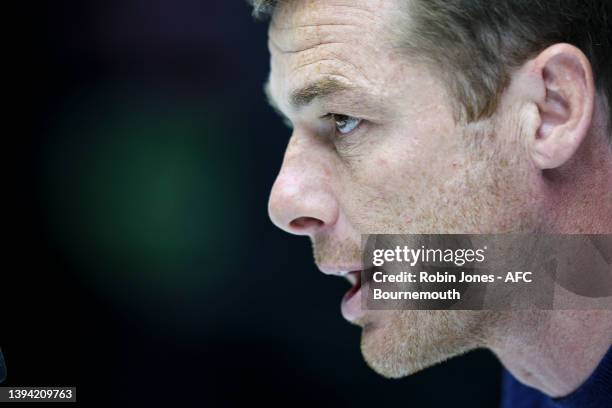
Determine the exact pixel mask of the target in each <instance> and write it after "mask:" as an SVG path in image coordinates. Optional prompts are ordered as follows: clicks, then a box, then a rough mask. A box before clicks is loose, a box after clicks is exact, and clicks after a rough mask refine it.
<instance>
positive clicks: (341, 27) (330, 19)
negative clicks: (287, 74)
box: [269, 0, 385, 53]
mask: <svg viewBox="0 0 612 408" xmlns="http://www.w3.org/2000/svg"><path fill="white" fill-rule="evenodd" d="M372 3H378V2H371V1H370V2H364V1H355V2H348V3H347V2H339V1H329V0H328V1H321V0H318V1H305V0H291V1H287V2H284V3H281V4H280V5H279V7H278V9H277V11H276V12H275V13H274V17H273V19H272V21H271V23H270V29H269V36H270V38H274V44H275V46H276V47H277V48H278V49H279V50H281V51H282V52H286V53H289V52H299V51H301V50H305V49H308V48H312V47H315V46H317V45H321V44H326V43H330V42H333V41H336V39H337V38H338V37H339V36H340V37H342V36H347V35H349V36H350V35H358V36H363V35H368V34H371V33H373V32H374V31H379V30H380V29H381V28H382V27H384V23H385V21H383V20H384V19H383V18H382V17H381V15H380V14H381V13H380V10H379V9H378V8H376V7H375V6H374V4H372Z"/></svg>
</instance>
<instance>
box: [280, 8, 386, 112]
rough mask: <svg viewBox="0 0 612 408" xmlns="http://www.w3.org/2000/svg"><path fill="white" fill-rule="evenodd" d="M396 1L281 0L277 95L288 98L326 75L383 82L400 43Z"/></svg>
mask: <svg viewBox="0 0 612 408" xmlns="http://www.w3.org/2000/svg"><path fill="white" fill-rule="evenodd" d="M394 5H396V3H395V1H389V0H386V1H365V0H361V1H359V0H358V1H352V2H346V1H338V0H314V1H307V0H290V1H286V2H280V5H279V7H278V8H277V10H276V11H275V13H274V16H273V18H272V21H271V23H270V29H269V41H268V46H269V49H270V53H271V75H270V82H269V91H270V93H271V94H272V96H273V97H274V98H275V99H276V100H277V102H278V103H281V104H283V102H285V103H288V95H289V94H290V93H291V91H292V90H295V89H297V88H299V87H303V86H305V85H307V84H308V83H309V82H313V81H317V80H321V79H325V78H333V79H336V80H339V81H341V82H344V83H346V85H349V86H360V87H368V88H370V89H375V88H379V87H381V86H383V82H385V81H386V80H387V76H386V75H385V73H387V72H388V71H389V62H390V61H389V59H390V56H391V55H392V54H393V48H394V46H395V45H396V42H397V41H395V39H396V38H397V34H396V33H394V32H393V29H392V27H393V24H392V21H393V17H392V16H393V12H394V11H395V13H397V8H396V7H395V8H394V7H393V6H394ZM279 99H280V100H279ZM283 108H285V107H283Z"/></svg>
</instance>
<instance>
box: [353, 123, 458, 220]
mask: <svg viewBox="0 0 612 408" xmlns="http://www.w3.org/2000/svg"><path fill="white" fill-rule="evenodd" d="M449 133H451V131H450V130H449V129H448V128H441V127H436V126H431V127H429V128H427V129H424V128H420V129H419V128H417V129H415V130H414V131H413V132H411V134H399V133H398V134H396V135H392V136H390V137H388V138H387V139H386V140H385V143H384V144H381V145H379V146H376V147H374V148H373V149H372V150H371V152H370V153H369V154H368V155H367V157H368V158H367V159H366V160H363V161H361V162H360V163H359V164H358V165H356V166H353V169H351V171H347V172H346V174H345V175H344V177H345V178H346V180H348V182H345V183H343V185H344V186H346V188H344V189H343V192H342V198H343V202H344V203H345V208H346V211H347V213H348V215H349V217H351V218H352V219H353V222H354V223H355V225H356V226H360V227H361V228H359V229H360V230H362V231H363V230H364V229H365V230H366V232H373V231H372V229H375V230H378V231H381V230H382V231H384V232H390V230H394V231H396V232H401V231H402V229H403V228H404V227H413V226H414V224H418V223H419V222H422V220H423V219H424V218H428V219H431V218H432V214H431V213H432V211H433V209H434V208H435V207H436V205H438V204H439V203H440V202H442V201H444V200H441V197H442V196H448V195H450V194H456V190H457V187H458V185H459V184H460V183H459V182H458V181H457V178H458V176H459V174H460V173H461V171H462V168H463V167H464V162H465V159H464V157H462V156H461V154H460V152H461V151H462V150H461V149H460V147H459V146H456V145H455V142H454V140H455V139H454V136H452V135H449Z"/></svg>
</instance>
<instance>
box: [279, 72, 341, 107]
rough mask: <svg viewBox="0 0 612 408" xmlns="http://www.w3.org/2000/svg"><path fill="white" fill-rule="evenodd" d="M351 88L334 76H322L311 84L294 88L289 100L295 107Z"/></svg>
mask: <svg viewBox="0 0 612 408" xmlns="http://www.w3.org/2000/svg"><path fill="white" fill-rule="evenodd" d="M349 89H351V87H350V86H348V85H346V84H345V83H342V82H340V81H339V80H337V79H334V78H323V79H320V80H318V81H316V82H313V83H311V84H308V85H306V86H304V87H303V88H299V89H296V90H295V91H293V92H292V93H291V97H290V101H291V104H292V105H293V106H294V107H296V108H301V107H303V106H306V105H309V104H310V103H312V101H314V100H315V99H318V98H325V97H328V96H331V95H333V94H336V93H339V92H342V91H347V90H349Z"/></svg>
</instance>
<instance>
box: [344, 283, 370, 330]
mask: <svg viewBox="0 0 612 408" xmlns="http://www.w3.org/2000/svg"><path fill="white" fill-rule="evenodd" d="M357 273H360V274H361V272H357ZM362 289H363V287H362V285H361V277H360V278H359V279H358V281H357V284H355V285H354V286H353V287H352V288H351V289H350V290H349V291H348V292H346V294H345V295H344V297H343V298H342V306H341V309H342V316H343V317H344V318H345V319H346V320H348V321H349V322H355V321H357V320H359V319H360V318H362V317H363V315H364V314H365V310H364V309H363V308H362V307H361V290H362Z"/></svg>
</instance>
